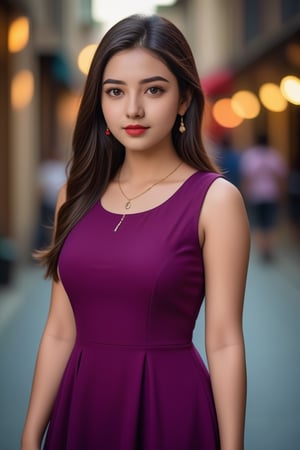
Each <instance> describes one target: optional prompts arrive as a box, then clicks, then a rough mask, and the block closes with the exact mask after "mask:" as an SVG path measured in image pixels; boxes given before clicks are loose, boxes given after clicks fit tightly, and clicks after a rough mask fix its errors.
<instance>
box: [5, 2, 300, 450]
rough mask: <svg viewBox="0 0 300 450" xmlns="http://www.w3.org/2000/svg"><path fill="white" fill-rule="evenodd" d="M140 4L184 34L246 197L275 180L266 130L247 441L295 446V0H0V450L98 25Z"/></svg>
mask: <svg viewBox="0 0 300 450" xmlns="http://www.w3.org/2000/svg"><path fill="white" fill-rule="evenodd" d="M135 12H142V13H152V12H156V13H158V14H161V15H163V16H165V17H167V18H169V19H170V20H172V21H173V22H174V23H175V24H176V25H177V26H178V27H179V28H180V29H181V30H182V31H183V33H184V34H185V36H186V37H187V39H188V41H189V43H190V45H191V47H192V50H193V52H194V55H195V58H196V63H197V67H198V71H199V77H200V80H201V83H202V87H203V90H204V93H205V96H206V109H205V117H204V122H203V130H202V131H203V137H204V140H205V144H206V146H207V148H208V150H209V152H211V154H212V157H213V158H215V159H216V161H217V163H218V164H219V165H220V166H221V167H222V168H223V169H224V170H225V175H226V176H227V177H228V178H229V179H231V181H232V182H234V183H235V184H236V185H237V186H238V187H239V188H240V189H241V191H242V193H243V195H244V196H245V201H246V203H247V202H248V197H247V196H248V191H247V187H249V186H248V184H249V177H250V175H251V176H252V178H253V177H254V190H255V189H256V188H257V186H258V185H263V184H264V181H266V180H267V179H269V178H270V176H271V175H270V174H265V173H262V172H261V171H260V172H255V164H254V165H253V164H252V162H250V160H249V157H248V159H246V157H245V155H246V154H248V155H249V149H250V148H252V149H253V147H256V146H257V144H258V138H261V136H264V138H265V139H267V141H266V142H267V146H268V148H271V149H272V152H273V153H274V154H275V153H276V157H275V159H276V158H277V159H276V163H274V164H275V166H276V170H275V169H274V171H277V174H276V180H277V181H278V186H277V188H276V189H277V191H278V195H276V196H275V194H274V192H273V191H272V188H270V187H269V190H270V189H271V191H272V192H273V198H272V201H273V203H275V202H276V203H277V210H278V211H277V212H278V213H279V215H278V220H276V227H274V229H272V236H271V237H270V236H265V235H264V234H263V233H261V232H260V230H258V231H257V230H256V228H255V226H254V227H253V229H252V232H253V249H252V253H251V261H250V269H249V279H248V285H247V292H246V303H245V339H246V346H247V362H248V375H249V399H248V406H247V408H248V410H247V424H246V450H260V449H261V450H269V449H270V450H271V449H272V450H295V449H296V448H299V442H300V427H299V423H300V396H299V394H300V389H299V381H298V380H299V379H300V355H299V349H298V344H299V342H300V331H299V328H300V327H299V319H300V276H299V275H300V271H299V268H300V203H299V202H300V200H299V198H300V121H299V119H300V0H272V1H269V0H177V1H176V0H160V1H159V0H157V1H154V0H144V1H141V0H140V1H129V0H126V1H122V0H120V1H117V0H109V1H106V2H104V1H101V0H0V81H1V82H0V362H1V363H0V364H1V365H0V415H1V423H0V448H1V450H2V449H3V450H10V449H13V450H16V448H18V442H19V436H20V432H21V427H22V422H23V420H24V415H25V411H26V404H27V401H28V395H29V390H30V383H31V376H32V370H33V365H34V359H35V354H36V349H37V345H38V341H39V337H40V333H41V330H42V327H43V324H44V321H45V318H46V314H47V308H48V301H49V293H50V292H49V289H50V286H49V282H48V281H43V278H42V276H43V274H42V272H41V270H40V269H39V268H38V267H36V265H35V264H34V263H33V262H32V258H31V252H32V250H33V249H34V248H36V247H43V246H44V245H46V244H47V243H48V242H49V226H51V221H52V214H53V203H54V202H55V199H56V195H57V190H58V187H59V186H60V185H61V184H62V183H63V182H64V178H65V166H66V162H67V160H68V159H69V156H70V151H71V141H72V131H73V126H74V121H75V118H76V113H77V109H78V105H79V102H80V96H81V93H82V89H83V86H84V81H85V76H86V73H87V70H88V67H89V63H90V61H91V58H92V55H93V52H94V51H95V46H96V45H97V44H98V43H99V41H100V39H101V37H102V35H103V33H104V32H105V31H106V30H107V29H108V28H109V27H110V26H111V25H112V24H113V23H114V22H116V21H117V20H119V19H120V18H122V17H124V16H126V15H128V14H131V13H135ZM229 154H230V156H229ZM250 167H254V169H253V170H252V171H251V170H250V172H251V173H250V174H249V168H250ZM279 179H280V180H279ZM258 180H260V182H258ZM277 181H276V183H277ZM252 182H253V180H252ZM264 188H265V187H262V190H263V189H264ZM274 189H275V188H274ZM252 190H253V189H252ZM267 190H268V188H267ZM277 191H276V192H277ZM250 212H251V211H250V210H249V218H250V219H251V217H250ZM251 225H252V222H251ZM268 245H271V246H272V248H271V251H270V252H269V251H268V250H270V249H268V248H267V247H268ZM202 320H203V319H202V316H201V317H200V318H199V321H198V324H197V328H196V330H195V337H196V340H197V345H198V346H199V349H200V350H201V351H202V353H203V327H202ZM191 450H192V449H191ZM207 450H208V449H207Z"/></svg>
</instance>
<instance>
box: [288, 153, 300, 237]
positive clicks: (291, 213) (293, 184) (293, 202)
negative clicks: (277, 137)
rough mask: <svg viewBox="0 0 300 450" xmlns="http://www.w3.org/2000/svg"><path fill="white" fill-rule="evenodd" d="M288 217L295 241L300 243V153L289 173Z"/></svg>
mask: <svg viewBox="0 0 300 450" xmlns="http://www.w3.org/2000/svg"><path fill="white" fill-rule="evenodd" d="M287 197H288V217H289V221H290V224H291V227H292V233H293V237H294V239H295V242H296V243H297V244H298V245H300V154H298V155H297V157H296V161H295V162H294V164H293V167H292V168H291V169H290V170H289V173H288V183H287Z"/></svg>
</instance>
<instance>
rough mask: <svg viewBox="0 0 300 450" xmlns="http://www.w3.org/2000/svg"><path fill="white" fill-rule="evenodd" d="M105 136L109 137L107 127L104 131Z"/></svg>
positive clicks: (109, 133)
mask: <svg viewBox="0 0 300 450" xmlns="http://www.w3.org/2000/svg"><path fill="white" fill-rule="evenodd" d="M104 134H105V136H110V135H111V132H110V129H109V128H108V127H106V129H105V131H104Z"/></svg>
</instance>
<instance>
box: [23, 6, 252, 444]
mask: <svg viewBox="0 0 300 450" xmlns="http://www.w3.org/2000/svg"><path fill="white" fill-rule="evenodd" d="M203 104H204V99H203V94H202V91H201V88H200V85H199V80H198V73H197V69H196V66H195V62H194V59H193V56H192V53H191V50H190V48H189V46H188V44H187V42H186V40H185V38H184V37H183V35H182V34H181V32H180V31H179V30H178V29H177V28H176V27H175V26H174V25H173V24H172V23H170V22H169V21H167V20H166V19H164V18H161V17H159V16H151V17H144V16H137V15H135V16H130V17H128V18H126V19H124V20H122V21H120V22H119V23H117V24H116V25H115V26H114V27H113V28H112V29H111V30H110V31H108V33H107V34H106V35H105V36H104V38H103V40H102V42H101V43H100V45H99V47H98V49H97V51H96V54H95V57H94V59H93V62H92V65H91V68H90V72H89V74H88V77H87V81H86V86H85V90H84V93H83V97H82V101H81V107H80V110H79V114H78V119H77V123H76V127H75V132H74V139H73V157H72V164H71V168H70V173H69V178H68V181H67V184H66V186H65V187H64V188H63V189H62V190H61V192H60V195H59V198H58V202H57V220H56V231H55V235H54V240H53V244H52V245H51V247H50V248H49V249H48V250H47V251H46V252H44V253H42V254H41V255H40V259H41V260H42V262H43V263H44V264H46V266H47V275H48V276H50V277H52V278H53V289H52V296H51V306H50V311H49V317H48V320H47V323H46V326H45V330H44V333H43V336H42V339H41V344H40V349H39V354H38V358H37V363H36V370H35V375H34V382H33V388H32V394H31V399H30V405H29V409H28V414H27V418H26V423H25V427H24V431H23V435H22V450H37V449H39V448H40V446H41V441H42V438H43V435H44V433H45V430H46V427H47V425H48V423H49V427H48V430H47V435H46V442H45V449H46V450H66V449H67V450H83V449H84V450H99V449H103V450H196V449H198V450H200V449H202V450H215V449H220V448H221V449H222V450H242V449H243V432H244V417H245V397H246V375H245V355H244V342H243V332H242V310H243V297H244V289H245V282H246V272H247V265H248V253H249V230H248V224H247V219H246V213H245V209H244V205H243V201H242V199H241V195H240V194H239V191H238V190H237V189H236V188H235V187H234V186H233V185H231V184H230V183H229V182H228V181H226V180H225V179H223V178H222V177H221V176H220V174H219V173H218V171H217V169H216V168H215V167H214V165H213V163H212V162H211V161H210V160H209V158H208V156H207V154H206V152H205V150H204V148H203V145H202V141H201V131H200V130H201V118H202V114H203ZM204 296H205V298H206V308H205V315H206V326H205V329H206V331H205V334H206V352H207V359H208V365H209V371H210V376H209V375H208V371H207V369H206V367H205V366H204V363H203V362H202V360H201V358H200V356H199V354H198V352H197V351H196V349H195V347H194V345H193V343H192V335H193V329H194V325H195V321H196V318H197V315H198V312H199V309H200V306H201V304H202V301H203V298H204Z"/></svg>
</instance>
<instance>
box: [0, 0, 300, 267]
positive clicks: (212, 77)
mask: <svg viewBox="0 0 300 450" xmlns="http://www.w3.org/2000/svg"><path fill="white" fill-rule="evenodd" d="M106 7H109V4H108V5H107V6H106ZM157 12H158V13H160V14H162V15H164V16H165V17H168V18H169V19H171V20H173V21H174V22H175V23H176V24H177V25H178V26H179V27H180V28H181V29H182V31H183V32H184V34H185V35H186V36H187V38H188V40H189V42H190V44H191V47H192V49H193V51H194V54H195V56H196V62H197V66H198V70H199V76H200V78H201V79H202V80H203V87H204V90H205V92H206V94H207V96H208V97H209V98H210V99H211V101H212V102H214V101H216V100H217V99H218V98H220V97H222V96H230V95H232V94H233V93H234V92H235V91H237V90H239V89H247V90H251V91H253V92H255V93H257V92H258V90H259V87H260V86H261V84H262V83H265V82H272V83H279V81H280V79H281V77H282V76H284V75H285V74H289V73H293V74H295V75H298V76H299V75H300V1H299V0H274V1H272V2H270V1H268V0H177V1H176V2H175V3H174V5H172V6H169V7H158V8H157ZM20 17H23V18H27V20H28V26H29V31H28V39H27V40H26V39H25V38H24V39H25V40H24V43H23V46H22V45H21V44H20V45H19V47H18V46H17V47H15V48H13V47H11V45H12V44H11V43H10V40H11V39H12V33H13V32H12V25H13V24H14V23H15V21H16V19H18V18H20ZM25 28H26V26H25ZM102 31H103V27H102V26H101V24H99V23H95V22H94V21H93V19H92V14H91V0H2V1H1V4H0V67H1V69H0V70H1V83H0V135H1V140H0V237H1V236H5V237H9V238H12V239H13V240H14V241H15V242H16V244H17V247H18V249H19V255H20V258H21V259H22V258H26V257H28V254H29V253H30V250H31V243H32V230H33V222H34V220H35V218H36V214H37V203H38V195H37V189H36V172H37V167H38V166H39V164H40V162H41V161H42V160H44V159H46V158H49V157H51V156H52V155H53V154H54V153H55V154H57V153H59V154H60V155H61V157H62V158H65V159H66V160H67V159H68V156H69V154H70V148H71V139H72V127H73V124H74V120H75V115H76V110H77V107H78V102H79V98H80V92H81V89H82V87H83V84H84V75H82V74H81V72H80V71H79V70H78V67H77V56H78V53H79V51H80V50H81V49H82V48H83V47H84V46H85V45H88V44H90V43H93V42H95V43H97V42H99V39H100V37H101V34H102ZM19 33H20V34H22V33H23V35H24V34H25V35H26V30H25V31H24V30H23V31H21V32H19ZM22 77H23V78H22ZM298 123H299V106H295V105H291V104H289V106H288V107H287V109H285V110H284V111H282V112H272V111H269V110H267V109H266V108H261V111H260V114H259V115H258V116H257V117H256V118H255V119H253V120H245V121H243V123H242V124H241V125H239V126H238V127H236V128H234V129H232V130H231V133H232V136H233V139H234V141H235V144H236V145H237V146H238V147H239V148H241V149H243V148H246V147H248V146H249V145H250V144H251V143H252V142H253V140H254V138H255V135H256V134H257V133H258V132H260V131H261V130H262V129H264V130H265V131H267V132H268V134H269V136H270V140H271V142H272V143H273V144H274V145H275V146H276V147H277V148H279V149H280V151H281V152H282V153H283V154H284V156H285V158H286V160H287V161H288V164H289V165H292V164H293V160H294V158H295V155H296V154H297V152H299V149H300V131H299V126H298ZM220 130H221V131H222V127H221V128H220V127H219V128H218V127H217V128H214V127H211V129H210V133H211V134H212V136H211V137H212V138H214V137H216V138H217V137H218V133H220ZM214 133H215V135H216V136H214Z"/></svg>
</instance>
